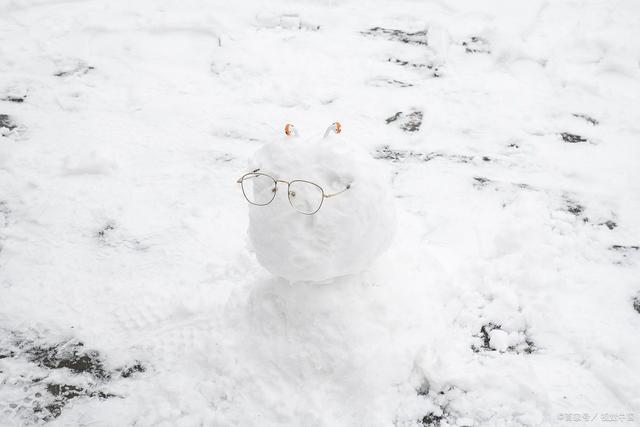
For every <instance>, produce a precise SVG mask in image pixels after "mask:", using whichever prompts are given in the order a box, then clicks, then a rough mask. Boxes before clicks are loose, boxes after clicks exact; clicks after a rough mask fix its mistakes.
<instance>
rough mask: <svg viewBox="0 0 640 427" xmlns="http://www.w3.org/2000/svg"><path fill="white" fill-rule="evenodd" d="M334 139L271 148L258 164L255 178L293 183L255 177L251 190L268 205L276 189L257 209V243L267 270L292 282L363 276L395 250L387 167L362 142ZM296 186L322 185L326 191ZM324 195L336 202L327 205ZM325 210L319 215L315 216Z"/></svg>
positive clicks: (252, 219)
mask: <svg viewBox="0 0 640 427" xmlns="http://www.w3.org/2000/svg"><path fill="white" fill-rule="evenodd" d="M328 132H329V133H327V134H326V136H325V137H324V138H322V139H321V138H310V139H306V138H304V139H303V138H301V137H299V136H293V135H292V136H291V137H285V140H284V141H275V142H270V143H267V144H265V145H264V146H263V147H261V148H260V149H259V150H258V151H257V152H256V154H255V156H254V157H253V158H252V159H251V162H250V167H249V171H253V170H258V169H259V173H265V174H268V175H269V176H272V177H273V178H275V179H276V180H284V181H289V182H291V185H290V186H289V187H287V184H286V183H278V185H277V186H275V187H274V185H273V184H274V183H273V181H270V180H269V179H268V178H265V177H263V176H260V175H257V176H256V175H250V177H251V178H249V179H247V180H246V181H247V184H245V185H246V187H249V188H248V190H249V191H251V189H253V188H254V186H255V187H258V186H261V187H263V188H261V190H262V191H263V193H262V194H264V196H262V197H264V200H252V201H253V202H258V203H260V204H263V203H266V202H267V201H268V200H270V199H271V197H272V196H273V191H272V189H273V188H275V189H276V194H275V195H276V197H275V198H274V199H273V201H272V202H271V203H269V204H268V205H266V206H260V205H255V204H250V205H249V237H250V239H251V243H252V245H253V248H254V249H255V252H256V257H257V259H258V261H259V262H260V264H262V265H263V266H264V267H265V268H266V269H267V270H269V271H270V272H272V273H273V274H275V275H277V276H280V277H283V278H285V279H287V280H290V281H316V282H317V281H327V280H329V279H333V278H335V277H339V276H344V275H347V274H353V273H359V272H361V271H362V270H364V269H365V268H367V267H368V266H369V265H370V264H371V262H372V261H373V260H374V259H375V258H377V257H378V256H379V255H380V254H381V253H382V252H383V251H384V250H385V249H387V248H388V246H389V244H390V243H391V240H392V238H393V236H394V234H395V231H396V224H395V206H394V200H393V196H392V193H391V189H390V188H389V179H390V176H389V174H388V172H387V171H386V170H385V168H384V167H383V166H384V165H382V164H380V163H379V162H378V163H376V162H375V161H374V160H373V158H372V156H371V154H369V153H368V152H367V151H365V150H364V149H362V148H361V147H360V146H358V145H356V144H357V143H355V142H354V141H349V140H345V138H343V137H342V135H340V134H335V133H333V132H332V131H328ZM296 180H306V181H310V182H313V183H316V184H317V185H319V186H320V187H321V188H322V190H320V189H319V188H318V187H315V186H313V185H310V184H308V183H304V182H296ZM250 181H257V182H250ZM262 184H264V185H262ZM347 186H348V189H347V190H346V191H343V190H345V189H346V188H347ZM287 188H289V191H290V193H291V202H290V201H289V199H288V198H287ZM278 189H280V190H278ZM322 191H324V194H326V195H332V194H335V196H332V197H328V198H323V193H322ZM341 191H343V192H342V193H340V192H341ZM338 193H340V194H338ZM250 197H253V196H250ZM294 206H295V207H298V209H299V210H295V209H294ZM317 206H320V208H319V210H318V211H317V212H316V213H315V214H312V215H307V214H309V213H312V212H314V211H315V209H316V207H317ZM300 211H301V212H302V213H301V212H300ZM303 213H306V214H303Z"/></svg>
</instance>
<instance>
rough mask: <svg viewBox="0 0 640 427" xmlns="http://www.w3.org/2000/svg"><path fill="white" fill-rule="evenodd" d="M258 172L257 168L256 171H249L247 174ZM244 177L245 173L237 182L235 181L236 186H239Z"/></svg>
mask: <svg viewBox="0 0 640 427" xmlns="http://www.w3.org/2000/svg"><path fill="white" fill-rule="evenodd" d="M259 170H260V168H258V169H256V170H254V171H251V172H249V173H256V172H258V171H259ZM245 175H246V173H245V174H244V175H242V176H241V177H240V178H238V180H237V181H236V182H237V183H238V184H240V183H241V182H242V178H244V176H245Z"/></svg>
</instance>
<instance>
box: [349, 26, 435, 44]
mask: <svg viewBox="0 0 640 427" xmlns="http://www.w3.org/2000/svg"><path fill="white" fill-rule="evenodd" d="M362 34H363V35H365V36H374V37H384V38H386V39H387V40H393V41H399V42H402V43H406V44H417V45H421V46H428V45H429V44H428V41H427V30H423V31H416V32H413V33H411V32H407V31H402V30H396V29H393V28H382V27H373V28H370V29H368V30H366V31H362Z"/></svg>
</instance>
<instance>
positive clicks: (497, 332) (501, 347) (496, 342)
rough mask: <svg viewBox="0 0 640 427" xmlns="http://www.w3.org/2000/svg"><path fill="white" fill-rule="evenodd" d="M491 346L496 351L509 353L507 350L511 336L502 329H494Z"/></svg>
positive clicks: (490, 338) (491, 332)
mask: <svg viewBox="0 0 640 427" xmlns="http://www.w3.org/2000/svg"><path fill="white" fill-rule="evenodd" d="M489 346H491V348H493V349H494V350H498V351H507V348H509V334H508V333H506V332H505V331H503V330H502V329H494V330H492V331H490V332H489Z"/></svg>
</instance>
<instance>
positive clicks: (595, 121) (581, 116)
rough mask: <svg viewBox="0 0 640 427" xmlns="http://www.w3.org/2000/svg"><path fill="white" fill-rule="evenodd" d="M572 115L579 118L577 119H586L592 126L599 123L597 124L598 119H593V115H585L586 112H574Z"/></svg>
mask: <svg viewBox="0 0 640 427" xmlns="http://www.w3.org/2000/svg"><path fill="white" fill-rule="evenodd" d="M573 117H577V118H579V119H584V120H586V121H587V122H589V123H591V124H592V125H593V126H597V125H599V124H600V122H599V121H597V120H596V119H594V118H593V117H591V116H588V115H586V114H576V113H574V114H573Z"/></svg>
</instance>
